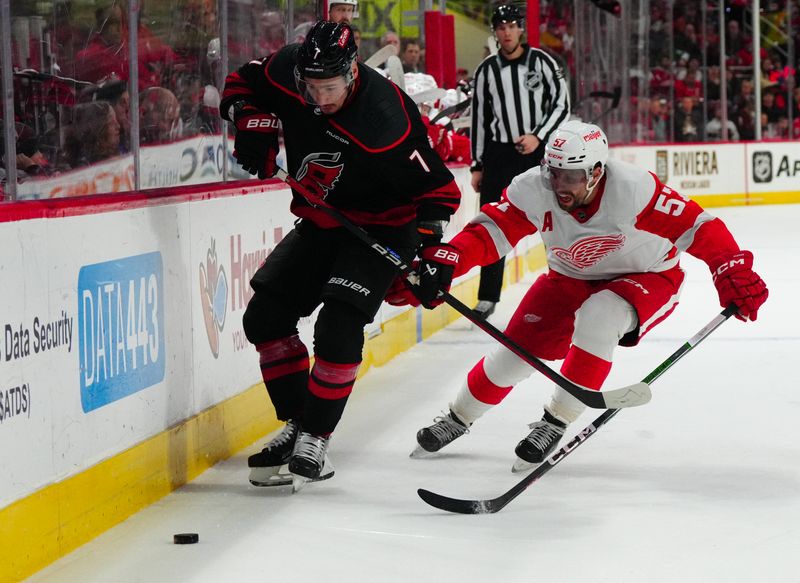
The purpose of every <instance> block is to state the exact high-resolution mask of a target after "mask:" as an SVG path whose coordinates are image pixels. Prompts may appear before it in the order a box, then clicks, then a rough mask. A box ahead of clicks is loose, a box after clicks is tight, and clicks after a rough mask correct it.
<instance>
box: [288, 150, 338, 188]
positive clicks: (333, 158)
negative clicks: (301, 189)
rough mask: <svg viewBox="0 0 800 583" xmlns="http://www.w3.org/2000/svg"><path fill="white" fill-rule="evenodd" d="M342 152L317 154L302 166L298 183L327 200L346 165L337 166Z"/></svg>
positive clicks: (298, 174)
mask: <svg viewBox="0 0 800 583" xmlns="http://www.w3.org/2000/svg"><path fill="white" fill-rule="evenodd" d="M340 157H341V152H315V153H313V154H309V155H308V156H306V157H305V158H304V159H303V162H302V163H301V164H300V171H299V172H298V173H297V181H298V182H300V183H301V184H302V185H303V186H305V187H306V188H308V189H309V190H310V191H311V192H313V193H314V194H315V195H317V196H318V197H320V198H323V199H324V198H325V197H326V196H328V193H329V192H330V191H331V190H332V189H333V187H334V186H336V183H337V182H338V180H339V177H340V176H341V175H342V169H343V168H344V164H336V162H338V161H339V158H340Z"/></svg>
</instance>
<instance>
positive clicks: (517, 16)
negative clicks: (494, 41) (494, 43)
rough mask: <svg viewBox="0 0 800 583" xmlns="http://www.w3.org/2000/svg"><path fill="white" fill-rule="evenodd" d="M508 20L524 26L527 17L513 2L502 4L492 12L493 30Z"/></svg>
mask: <svg viewBox="0 0 800 583" xmlns="http://www.w3.org/2000/svg"><path fill="white" fill-rule="evenodd" d="M508 22H516V23H517V24H518V25H519V27H520V28H523V27H524V26H525V17H524V16H523V15H522V13H521V12H520V11H519V8H517V7H516V6H514V5H513V4H501V5H500V6H498V7H497V8H495V9H494V12H492V30H494V29H496V28H497V27H498V26H500V25H501V24H505V23H508Z"/></svg>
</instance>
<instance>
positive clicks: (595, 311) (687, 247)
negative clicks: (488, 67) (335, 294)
mask: <svg viewBox="0 0 800 583" xmlns="http://www.w3.org/2000/svg"><path fill="white" fill-rule="evenodd" d="M536 232H539V233H540V234H541V237H542V240H543V241H544V244H545V248H546V250H547V264H548V267H549V270H548V271H547V273H545V274H544V275H541V276H540V277H539V278H538V279H537V280H536V281H535V282H534V284H533V285H532V286H531V288H530V289H529V290H528V291H527V293H526V295H525V297H524V298H523V300H522V302H521V303H520V305H519V306H518V307H517V310H516V312H515V313H514V315H513V316H512V318H511V321H510V322H509V324H508V327H507V328H506V330H505V333H506V335H507V336H509V337H510V338H511V339H512V340H514V341H515V342H517V343H519V344H520V345H522V347H523V348H525V349H527V350H528V351H529V352H530V353H532V354H533V355H535V356H536V357H538V358H541V359H544V360H561V359H563V361H564V362H563V364H562V366H561V373H562V374H563V376H564V377H566V378H567V379H569V380H570V381H572V382H573V383H576V384H578V385H581V386H583V387H586V388H588V389H594V390H599V389H600V388H601V387H602V385H603V382H604V381H605V379H606V377H607V376H608V374H609V372H610V370H611V362H612V357H613V353H614V349H615V347H616V346H617V345H618V344H619V345H622V346H635V345H636V344H637V343H638V342H639V340H640V339H641V338H642V336H643V335H644V334H646V333H647V332H648V331H649V330H651V329H652V328H653V327H654V326H655V325H656V324H658V323H659V322H661V321H662V320H664V319H665V318H666V317H667V316H669V315H670V313H672V311H673V310H674V309H675V307H676V305H677V303H678V299H679V296H680V291H681V286H682V284H683V279H684V272H683V271H682V270H681V268H680V265H679V260H680V254H681V252H683V251H686V252H688V253H690V254H691V255H693V256H695V257H697V258H699V259H701V260H703V261H704V262H705V263H706V264H707V265H708V266H709V268H710V270H711V275H712V277H713V280H714V285H715V286H716V288H717V291H718V293H719V299H720V304H721V305H722V306H723V307H726V306H728V305H730V304H731V303H733V304H735V305H736V307H737V308H738V314H737V318H739V319H740V320H745V321H746V320H755V319H756V316H757V313H758V309H759V307H760V306H761V305H762V304H763V303H764V301H766V299H767V294H768V292H767V288H766V285H765V284H764V282H763V281H762V280H761V278H760V277H759V276H758V275H757V274H756V273H755V272H754V271H753V270H752V266H753V255H752V253H750V252H749V251H744V250H741V249H739V246H738V245H737V243H736V241H735V240H734V238H733V236H732V235H731V234H730V232H729V231H728V229H727V227H726V226H725V224H724V223H723V222H722V221H721V220H719V219H718V218H714V217H713V216H711V215H710V214H709V213H707V212H706V211H704V210H703V209H702V208H701V207H700V206H699V205H698V204H697V203H695V202H693V201H691V200H689V199H688V198H685V197H684V196H682V195H681V194H680V193H678V192H676V191H674V190H672V189H671V188H670V187H668V186H666V185H664V184H662V183H661V182H660V181H659V179H658V178H657V177H656V176H655V175H654V174H653V173H651V172H648V171H646V170H643V169H641V168H638V167H637V166H634V165H632V164H629V163H626V162H622V161H619V160H609V159H608V142H607V139H606V136H605V134H604V133H603V131H602V130H601V129H600V128H599V127H597V126H596V125H593V124H587V123H583V122H580V121H570V122H567V123H565V124H563V125H562V126H561V127H560V128H559V129H558V130H557V131H556V132H554V133H553V134H552V135H551V137H550V139H549V140H548V142H547V145H546V148H545V158H544V160H543V161H542V165H541V166H540V167H537V168H533V169H531V170H528V171H526V172H524V173H523V174H520V175H518V176H517V177H516V178H514V180H513V181H512V182H511V184H510V185H509V186H508V188H507V189H506V191H505V192H504V193H503V196H502V198H501V200H500V201H499V202H496V203H491V204H487V205H484V206H483V207H482V209H481V213H479V214H478V215H477V216H476V217H475V218H474V219H473V220H472V221H471V222H470V224H468V225H467V226H466V227H465V228H464V229H463V230H462V231H461V232H460V233H459V234H458V235H456V237H454V238H453V240H451V241H450V243H449V245H450V250H451V251H452V253H449V254H442V257H444V258H443V259H440V260H438V262H437V261H436V260H428V261H427V262H426V264H425V265H421V266H419V267H420V269H426V270H428V272H429V273H430V271H431V270H435V271H436V273H438V274H440V278H441V279H440V281H439V282H438V286H439V289H449V285H450V280H451V279H452V277H454V276H458V275H461V274H464V273H466V272H467V271H469V270H470V269H471V268H472V267H474V266H476V265H487V264H490V263H492V262H494V261H497V260H498V258H500V257H503V256H504V255H506V254H507V253H509V252H510V251H511V250H512V249H513V247H514V245H515V244H516V243H517V242H518V241H519V240H520V239H522V238H523V237H525V236H527V235H530V234H533V233H536ZM445 255H446V257H445ZM429 280H430V278H429ZM396 283H397V282H396ZM437 291H438V290H437V289H432V288H431V286H428V288H427V289H421V288H415V295H416V297H413V296H412V295H410V293H409V292H407V291H406V289H405V288H404V287H403V286H400V285H395V286H394V287H393V291H392V293H390V295H389V296H387V301H389V302H390V303H394V304H397V305H402V304H405V303H414V304H416V303H417V302H418V301H421V303H422V304H423V305H425V306H432V305H436V304H437V300H435V299H434V298H435V297H436V294H437ZM438 303H441V302H440V301H439V302H438ZM530 374H531V369H530V367H529V365H527V364H526V363H525V362H523V361H522V360H521V359H520V358H518V357H517V356H515V355H514V354H513V353H512V352H510V351H509V350H508V349H506V348H504V347H498V348H497V349H496V350H494V352H492V353H491V354H489V355H487V356H486V357H485V358H483V359H481V360H480V361H479V362H478V363H477V364H476V365H475V366H474V367H473V369H472V370H471V371H470V372H469V374H468V375H467V379H466V381H465V383H464V385H463V386H462V388H461V390H460V391H459V392H458V394H457V395H456V396H455V399H454V400H453V401H452V403H451V404H450V410H449V412H448V413H447V414H445V415H443V416H441V417H437V418H436V419H435V422H434V424H433V425H431V426H429V427H425V428H423V429H421V430H420V431H419V432H418V433H417V442H418V443H419V448H418V450H417V451H421V452H434V451H438V450H439V449H441V448H442V447H444V446H445V445H447V444H448V443H450V442H452V441H453V440H454V439H456V438H457V437H460V436H461V435H464V434H465V433H466V432H467V430H468V428H469V427H470V426H471V425H472V424H473V423H474V422H475V421H476V420H477V419H478V418H479V417H480V416H481V415H483V414H484V413H485V412H486V411H488V410H489V409H490V408H491V407H493V406H494V405H497V404H498V403H500V401H502V400H503V399H504V398H505V397H506V395H508V393H509V392H510V391H511V389H512V388H513V386H514V385H516V384H517V383H518V382H520V381H521V380H523V379H525V378H526V377H528V376H529V375H530ZM584 408H585V406H584V405H583V404H582V403H580V402H579V401H578V400H577V399H575V398H574V397H572V396H571V395H569V394H568V393H567V392H566V391H564V390H563V389H561V388H559V387H556V389H555V392H554V393H553V395H552V398H551V399H550V401H549V403H547V404H546V405H545V406H544V416H543V417H542V419H541V420H539V421H536V422H534V423H532V424H531V426H530V428H531V432H530V434H529V435H528V436H527V437H525V438H524V439H523V440H522V441H520V442H519V444H518V445H517V447H516V450H515V453H516V454H517V456H518V459H517V461H516V462H515V466H514V469H516V470H521V469H527V468H529V467H531V465H532V464H537V463H540V462H542V461H544V460H545V459H546V458H547V456H548V455H549V454H550V453H551V452H552V451H553V450H554V449H555V447H556V445H557V444H558V442H559V440H560V439H561V437H562V436H563V434H564V431H565V429H566V427H567V425H568V424H569V423H571V422H573V421H575V420H576V419H577V418H578V416H579V415H580V414H581V413H582V412H583V410H584Z"/></svg>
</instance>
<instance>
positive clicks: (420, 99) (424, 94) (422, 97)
mask: <svg viewBox="0 0 800 583" xmlns="http://www.w3.org/2000/svg"><path fill="white" fill-rule="evenodd" d="M392 80H393V81H394V79H392ZM446 94H447V91H445V90H444V89H442V88H441V87H434V88H433V89H426V90H425V91H420V92H419V93H416V94H414V95H412V96H411V99H412V100H414V103H416V104H420V103H428V102H432V101H437V100H439V99H441V98H442V97H444V96H445V95H446Z"/></svg>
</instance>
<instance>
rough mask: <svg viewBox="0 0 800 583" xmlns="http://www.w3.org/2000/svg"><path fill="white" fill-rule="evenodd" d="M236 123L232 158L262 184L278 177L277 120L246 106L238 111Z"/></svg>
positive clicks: (278, 125)
mask: <svg viewBox="0 0 800 583" xmlns="http://www.w3.org/2000/svg"><path fill="white" fill-rule="evenodd" d="M234 122H235V124H236V140H235V141H234V145H233V157H234V158H236V159H237V160H238V161H239V164H241V165H242V168H244V169H245V170H247V171H248V172H249V173H250V174H253V175H256V174H257V175H258V177H259V178H260V179H261V180H264V179H265V178H272V177H273V176H275V173H276V172H277V171H278V165H277V164H276V162H275V159H276V158H277V157H278V128H279V127H280V122H279V121H278V118H277V117H275V116H274V115H273V114H271V113H264V112H263V111H259V110H258V109H256V108H255V107H254V106H252V105H244V106H243V107H241V108H240V109H238V110H237V112H236V115H235V118H234Z"/></svg>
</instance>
